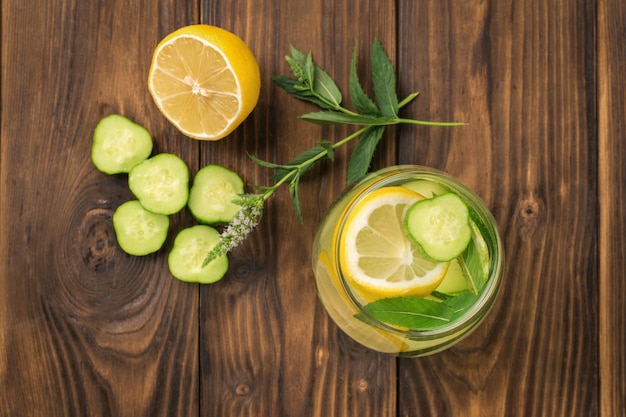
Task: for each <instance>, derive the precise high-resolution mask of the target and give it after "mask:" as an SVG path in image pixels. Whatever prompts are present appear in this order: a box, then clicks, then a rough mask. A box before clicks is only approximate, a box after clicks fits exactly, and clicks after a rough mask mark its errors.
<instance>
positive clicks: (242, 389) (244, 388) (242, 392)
mask: <svg viewBox="0 0 626 417" xmlns="http://www.w3.org/2000/svg"><path fill="white" fill-rule="evenodd" d="M235 393H236V394H237V395H239V396H240V397H247V396H248V395H250V386H249V385H248V384H239V385H237V387H236V388H235Z"/></svg>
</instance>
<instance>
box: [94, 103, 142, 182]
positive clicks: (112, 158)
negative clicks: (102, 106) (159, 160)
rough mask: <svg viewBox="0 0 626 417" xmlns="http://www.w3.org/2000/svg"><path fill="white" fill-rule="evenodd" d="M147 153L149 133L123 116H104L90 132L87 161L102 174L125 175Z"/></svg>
mask: <svg viewBox="0 0 626 417" xmlns="http://www.w3.org/2000/svg"><path fill="white" fill-rule="evenodd" d="M151 153H152V136H150V133H149V132H148V131H147V130H146V129H145V128H143V127H142V126H140V125H138V124H136V123H134V122H132V121H131V120H129V119H127V118H126V117H124V116H120V115H119V114H111V115H109V116H106V117H104V118H103V119H102V120H100V122H98V125H97V126H96V129H95V130H94V134H93V145H92V148H91V160H92V162H93V164H94V165H95V166H96V168H98V170H99V171H102V172H104V173H106V174H120V173H127V172H129V171H130V170H131V169H132V168H133V167H134V166H135V165H137V164H138V163H140V162H141V161H143V160H145V159H146V158H148V157H149V156H150V154H151Z"/></svg>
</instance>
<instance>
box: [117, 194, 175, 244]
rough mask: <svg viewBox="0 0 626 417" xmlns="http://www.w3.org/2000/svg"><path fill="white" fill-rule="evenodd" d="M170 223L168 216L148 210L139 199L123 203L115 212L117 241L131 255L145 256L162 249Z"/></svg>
mask: <svg viewBox="0 0 626 417" xmlns="http://www.w3.org/2000/svg"><path fill="white" fill-rule="evenodd" d="M169 225H170V220H169V218H168V217H167V216H164V215H162V214H155V213H152V212H150V211H148V210H146V209H145V208H143V206H142V205H141V204H139V201H137V200H131V201H127V202H125V203H123V204H122V205H120V206H119V207H118V208H117V209H116V210H115V213H113V228H114V229H115V235H116V236H117V243H118V244H119V245H120V248H122V250H123V251H124V252H126V253H127V254H129V255H134V256H143V255H148V254H150V253H153V252H156V251H158V250H159V249H161V247H162V246H163V243H164V242H165V239H166V238H167V231H168V229H169Z"/></svg>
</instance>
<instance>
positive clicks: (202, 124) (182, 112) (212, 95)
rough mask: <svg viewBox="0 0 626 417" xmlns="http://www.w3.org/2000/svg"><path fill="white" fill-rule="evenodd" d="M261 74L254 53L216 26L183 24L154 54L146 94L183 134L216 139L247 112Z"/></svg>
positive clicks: (257, 91)
mask: <svg viewBox="0 0 626 417" xmlns="http://www.w3.org/2000/svg"><path fill="white" fill-rule="evenodd" d="M260 86H261V76H260V71H259V65H258V63H257V61H256V59H255V58H254V55H253V54H252V52H251V51H250V49H249V48H248V46H247V45H246V44H245V43H244V41H243V40H241V38H239V37H238V36H237V35H235V34H233V33H231V32H229V31H227V30H224V29H222V28H219V27H216V26H209V25H191V26H185V27H183V28H180V29H178V30H176V31H175V32H172V33H171V34H169V35H168V36H166V37H165V38H164V39H163V40H162V41H161V42H160V43H159V44H158V45H157V47H156V49H155V50H154V54H153V57H152V64H151V66H150V72H149V74H148V90H149V91H150V94H152V98H153V99H154V102H155V104H156V105H157V107H158V108H159V110H160V111H161V113H163V115H164V116H165V117H166V118H167V119H168V120H169V121H170V122H171V123H172V124H173V125H174V126H176V127H177V128H178V130H180V131H181V132H182V133H183V134H185V135H187V136H189V137H191V138H194V139H200V140H218V139H222V138H224V137H226V136H227V135H228V134H229V133H231V132H232V131H233V130H235V128H236V127H237V126H239V124H241V122H243V120H244V119H245V118H246V117H247V116H248V115H249V114H250V112H252V110H253V109H254V107H255V106H256V103H257V101H258V99H259V92H260Z"/></svg>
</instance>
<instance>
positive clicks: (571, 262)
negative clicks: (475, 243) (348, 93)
mask: <svg viewBox="0 0 626 417" xmlns="http://www.w3.org/2000/svg"><path fill="white" fill-rule="evenodd" d="M398 15H399V16H403V18H402V20H401V23H400V26H399V29H398V33H399V34H400V39H399V42H400V44H399V58H400V60H399V67H400V68H401V70H400V74H401V78H400V80H401V83H403V85H404V86H405V88H407V89H419V90H420V91H421V92H422V97H421V98H420V99H419V100H420V101H419V103H418V104H417V105H415V106H410V112H411V115H412V116H415V117H418V116H420V117H424V118H431V119H454V120H460V121H464V122H467V123H469V124H468V125H467V126H465V127H462V128H458V129H439V128H438V129H431V128H429V129H422V130H418V132H414V131H413V130H411V131H409V130H407V129H402V130H401V132H400V136H401V140H402V141H403V142H402V144H401V148H400V150H401V157H400V161H402V162H412V163H422V164H427V165H432V166H434V167H436V168H440V169H443V170H445V171H447V172H449V173H451V174H453V175H455V176H457V177H459V178H460V179H461V180H462V181H463V182H465V183H466V184H467V185H469V186H470V187H472V188H474V189H475V190H477V192H478V193H479V195H481V196H482V197H483V199H484V200H485V201H486V203H487V205H488V207H490V208H491V209H492V211H493V213H494V216H495V218H496V220H497V222H498V225H499V227H500V230H501V232H502V235H503V238H504V243H505V252H506V255H507V260H506V269H505V278H504V288H503V292H502V294H501V296H500V299H499V301H498V302H497V304H496V305H495V307H494V309H493V311H492V313H491V315H490V316H489V317H488V318H487V319H486V321H485V322H484V323H483V324H482V326H481V327H480V328H479V329H478V330H477V331H476V332H475V333H473V334H472V335H471V336H470V337H468V338H467V339H465V340H464V341H463V342H461V343H460V344H459V345H458V346H457V347H456V348H454V349H452V350H451V351H447V352H445V353H442V354H439V355H435V356H432V357H427V358H423V359H419V360H406V361H405V360H403V361H402V362H401V367H400V400H399V410H400V411H399V414H400V415H464V416H478V415H505V414H506V415H507V416H518V415H519V416H528V415H537V416H538V415H542V416H594V415H597V414H598V388H599V380H598V376H597V373H596V369H597V361H598V338H597V331H598V327H597V320H598V305H597V302H595V301H594V300H597V295H598V293H597V291H598V284H597V278H598V271H597V263H598V255H597V253H596V248H597V237H596V226H597V225H596V217H597V206H596V194H597V191H598V188H597V182H596V177H595V170H596V143H595V140H596V125H595V123H596V122H595V108H596V104H595V103H596V92H595V81H596V78H595V30H594V28H595V22H596V21H595V18H596V15H595V8H594V4H592V3H590V2H584V1H565V2H562V1H552V0H550V1H547V2H538V1H516V2H500V1H495V0H493V1H483V2H479V1H468V2H455V1H443V2H441V1H418V2H413V1H401V2H400V6H399V10H398ZM402 69H404V70H405V74H412V76H411V77H407V76H404V77H403V76H402ZM411 70H413V71H414V73H411V72H410V71H411ZM407 92H408V91H407ZM407 111H409V109H407ZM622 311H623V310H622ZM621 340H622V341H623V337H622V339H621ZM614 353H617V351H615V352H614ZM622 369H623V368H622Z"/></svg>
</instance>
